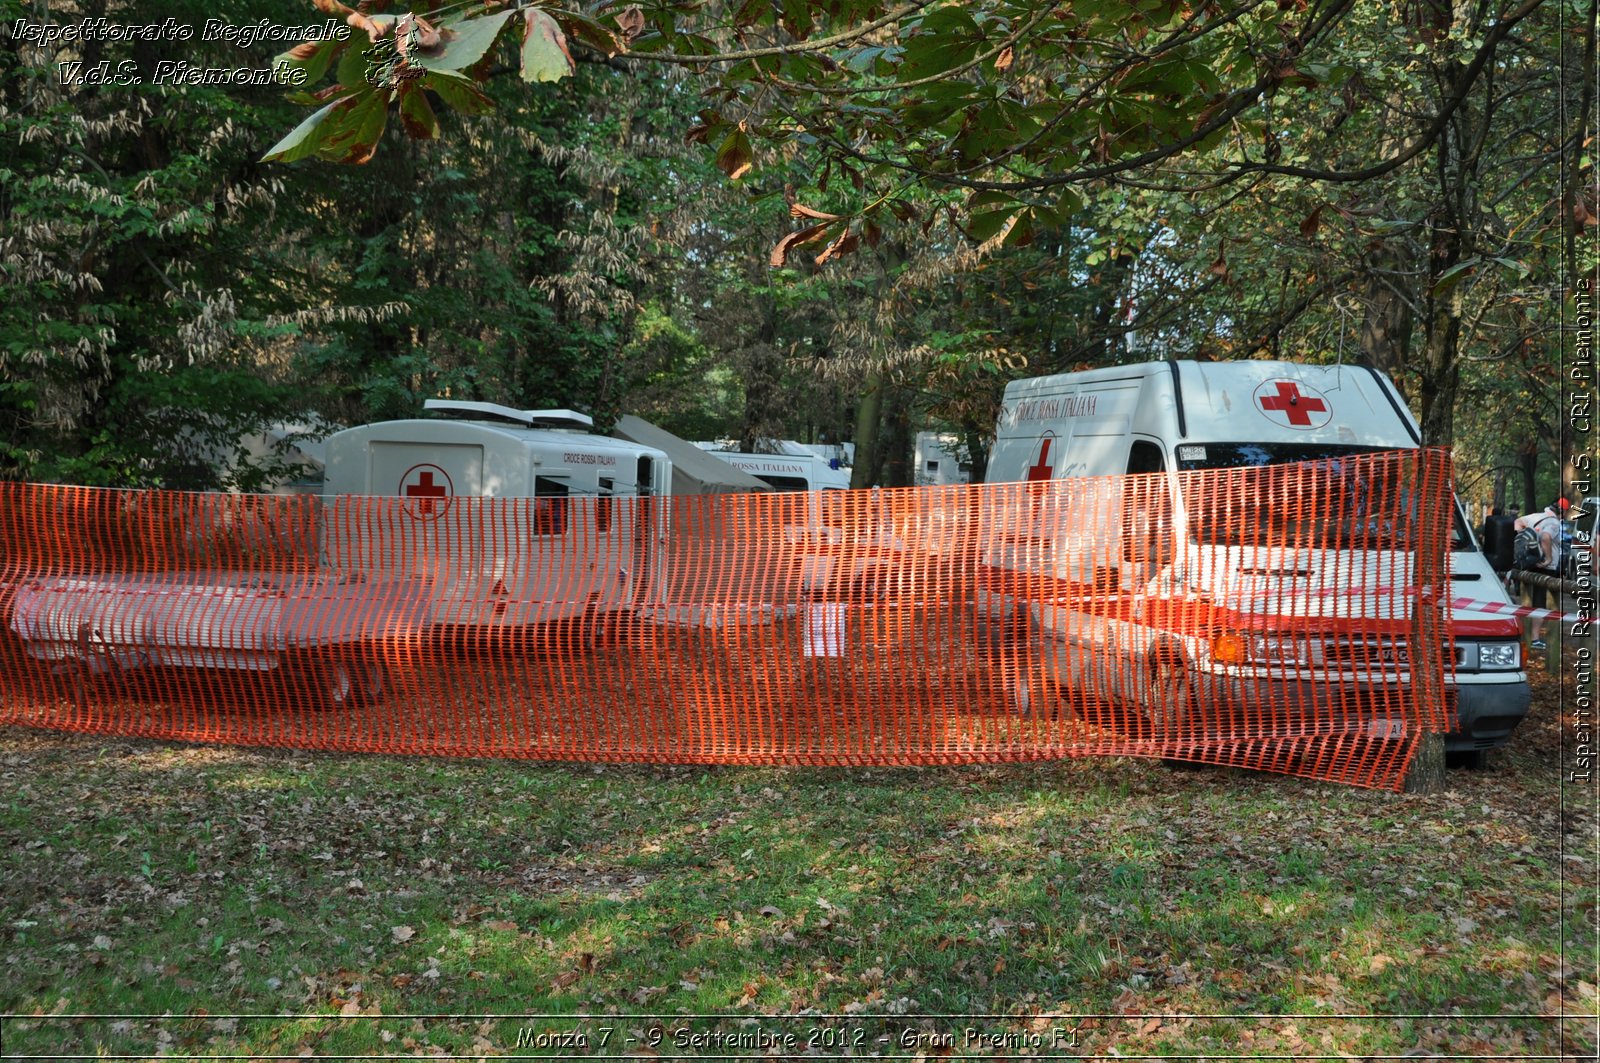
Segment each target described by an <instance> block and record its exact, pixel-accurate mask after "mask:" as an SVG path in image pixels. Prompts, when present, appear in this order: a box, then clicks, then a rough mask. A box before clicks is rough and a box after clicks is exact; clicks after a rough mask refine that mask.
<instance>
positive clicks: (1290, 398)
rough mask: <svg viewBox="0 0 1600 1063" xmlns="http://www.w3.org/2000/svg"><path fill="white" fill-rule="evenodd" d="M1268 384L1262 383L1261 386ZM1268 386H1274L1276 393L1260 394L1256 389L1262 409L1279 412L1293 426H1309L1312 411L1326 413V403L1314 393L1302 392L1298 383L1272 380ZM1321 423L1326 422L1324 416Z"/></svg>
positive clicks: (1259, 390)
mask: <svg viewBox="0 0 1600 1063" xmlns="http://www.w3.org/2000/svg"><path fill="white" fill-rule="evenodd" d="M1268 386H1269V384H1263V385H1262V388H1265V387H1268ZM1270 386H1273V387H1276V388H1277V389H1278V393H1277V394H1276V395H1262V394H1261V389H1260V388H1258V389H1256V395H1257V401H1258V402H1260V403H1261V408H1262V409H1263V410H1270V411H1272V412H1274V413H1281V414H1283V415H1284V416H1285V417H1287V418H1288V419H1289V424H1290V426H1291V427H1294V428H1310V427H1312V425H1311V415H1312V414H1314V413H1327V412H1328V404H1327V403H1326V402H1323V401H1322V400H1321V399H1320V398H1317V397H1316V396H1315V394H1311V393H1306V394H1302V393H1301V391H1300V385H1298V384H1296V383H1295V382H1294V381H1292V380H1274V381H1271V382H1270ZM1322 420H1323V423H1326V422H1327V418H1326V417H1324V418H1323V419H1322Z"/></svg>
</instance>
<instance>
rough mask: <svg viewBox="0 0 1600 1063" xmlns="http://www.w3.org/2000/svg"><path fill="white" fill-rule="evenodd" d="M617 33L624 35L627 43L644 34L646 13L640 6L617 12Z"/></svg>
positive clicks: (636, 5)
mask: <svg viewBox="0 0 1600 1063" xmlns="http://www.w3.org/2000/svg"><path fill="white" fill-rule="evenodd" d="M617 32H619V33H620V34H622V39H623V41H625V42H631V41H632V40H633V39H634V38H635V37H637V36H639V34H641V33H643V32H644V12H643V11H641V10H640V9H639V5H638V4H634V5H633V6H631V7H625V8H623V9H622V10H621V11H619V12H617Z"/></svg>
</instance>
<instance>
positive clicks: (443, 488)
mask: <svg viewBox="0 0 1600 1063" xmlns="http://www.w3.org/2000/svg"><path fill="white" fill-rule="evenodd" d="M418 470H420V471H418ZM436 472H437V473H438V474H439V475H440V476H442V477H443V478H444V483H435V482H434V479H433V476H434V473H436ZM412 473H416V474H417V482H416V483H408V482H407V481H408V480H410V479H411V474H412ZM400 485H401V493H402V494H404V495H405V496H406V497H407V498H415V499H417V506H416V508H415V509H412V513H413V514H415V515H417V516H423V517H431V516H435V514H434V511H433V500H434V499H436V498H442V499H448V498H449V497H450V495H451V492H452V491H453V489H454V486H455V485H454V484H452V483H451V482H450V474H449V473H447V472H445V471H444V470H443V469H441V468H439V466H437V465H413V466H412V467H411V468H409V469H407V470H406V473H405V475H404V476H402V477H400ZM446 504H447V505H448V502H447V503H446ZM406 508H407V509H411V507H410V506H407V507H406ZM443 511H444V510H443V508H441V509H440V512H441V513H442V512H443Z"/></svg>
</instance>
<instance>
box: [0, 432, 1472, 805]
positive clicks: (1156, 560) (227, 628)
mask: <svg viewBox="0 0 1600 1063" xmlns="http://www.w3.org/2000/svg"><path fill="white" fill-rule="evenodd" d="M1451 512H1452V508H1451V501H1450V494H1449V470H1448V467H1447V461H1446V459H1445V457H1444V456H1443V455H1442V454H1441V453H1438V452H1434V451H1398V452H1385V453H1374V454H1362V455H1358V456H1351V457H1342V458H1339V459H1337V460H1325V461H1320V462H1313V463H1305V464H1298V465H1277V466H1269V467H1264V468H1254V469H1218V470H1204V471H1197V472H1184V473H1179V474H1176V475H1173V476H1164V475H1159V474H1153V475H1130V476H1120V477H1106V478H1098V479H1061V480H1046V481H1040V482H1033V483H1014V484H989V485H972V486H955V487H940V488H921V489H907V490H871V491H851V492H828V493H821V494H776V495H768V494H761V495H720V496H695V497H674V498H632V497H626V498H625V497H613V498H515V499H474V498H461V497H456V498H452V499H449V500H447V501H442V502H432V501H426V502H424V501H419V500H417V499H399V498H378V497H367V496H353V495H347V496H340V497H337V498H329V499H327V500H323V499H319V498H314V497H310V496H297V497H276V496H244V495H197V494H183V493H169V492H150V491H109V490H100V489H91V488H76V487H59V486H45V485H36V484H15V483H11V484H0V722H3V723H13V724H26V725H29V726H35V727H48V728H56V729H62V730H71V731H88V732H96V733H104V734H119V735H143V736H151V737H162V738H176V739H186V740H195V741H214V742H233V743H241V744H265V745H282V746H294V747H299V748H314V749H337V750H351V751H366V752H384V753H427V754H450V755H461V756H506V757H533V758H542V759H552V760H605V761H660V762H701V763H739V764H875V765H909V764H952V763H973V762H994V761H1015V760H1034V759H1043V758H1055V757H1062V756H1077V755H1109V754H1127V755H1136V756H1155V757H1169V758H1175V759H1183V760H1194V761H1203V762H1210V763H1217V764H1232V765H1239V766H1244V767H1253V768H1265V769H1269V770H1274V771H1283V772H1290V773H1294V774H1301V775H1309V776H1314V777H1318V778H1326V779H1332V780H1338V781H1342V782H1348V783H1354V784H1357V785H1366V786H1383V787H1397V786H1398V785H1399V782H1400V779H1401V777H1402V775H1403V773H1404V770H1405V768H1406V766H1407V764H1408V762H1409V759H1410V757H1411V755H1412V753H1413V751H1414V749H1415V745H1416V740H1417V737H1418V736H1419V735H1420V734H1422V733H1423V732H1428V731H1445V730H1449V727H1450V725H1451V722H1452V721H1451V720H1450V718H1449V710H1448V701H1447V698H1446V691H1445V687H1446V684H1447V680H1448V676H1447V672H1446V669H1447V662H1449V661H1450V660H1451V659H1452V649H1451V645H1450V623H1449V617H1448V615H1447V609H1448V596H1447V595H1436V594H1434V593H1432V589H1433V588H1440V589H1443V588H1447V587H1448V570H1447V566H1448V558H1449V554H1448V550H1447V542H1448V534H1449V522H1450V514H1451Z"/></svg>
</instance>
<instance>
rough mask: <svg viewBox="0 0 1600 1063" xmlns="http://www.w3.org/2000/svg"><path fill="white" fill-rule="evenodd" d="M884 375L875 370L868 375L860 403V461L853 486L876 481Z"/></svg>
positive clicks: (858, 455)
mask: <svg viewBox="0 0 1600 1063" xmlns="http://www.w3.org/2000/svg"><path fill="white" fill-rule="evenodd" d="M884 387H885V385H884V382H883V377H882V376H881V375H880V374H878V373H873V374H872V375H871V376H869V377H867V383H866V387H865V388H864V389H863V390H862V392H861V401H860V402H859V403H857V404H856V432H855V436H856V463H855V467H854V468H853V469H852V470H851V472H850V486H851V487H871V486H872V485H873V483H874V482H875V481H876V479H877V477H876V470H877V465H878V422H879V415H880V414H881V413H882V412H883V389H884Z"/></svg>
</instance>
